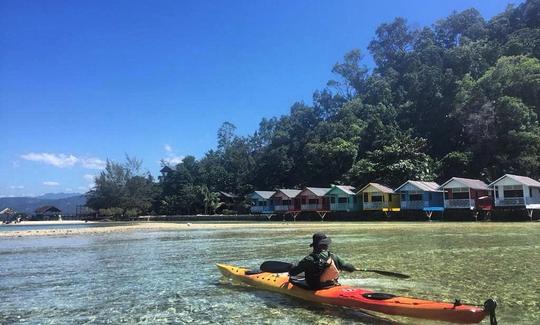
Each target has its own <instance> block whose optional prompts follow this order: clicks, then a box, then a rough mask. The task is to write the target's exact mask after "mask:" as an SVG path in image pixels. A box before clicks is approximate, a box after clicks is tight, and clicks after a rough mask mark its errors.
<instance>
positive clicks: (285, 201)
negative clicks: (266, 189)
mask: <svg viewBox="0 0 540 325" xmlns="http://www.w3.org/2000/svg"><path fill="white" fill-rule="evenodd" d="M282 204H283V205H291V200H283V203H282Z"/></svg>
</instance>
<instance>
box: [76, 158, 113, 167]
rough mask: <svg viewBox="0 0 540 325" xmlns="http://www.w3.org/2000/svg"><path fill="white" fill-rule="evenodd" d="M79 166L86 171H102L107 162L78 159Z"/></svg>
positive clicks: (93, 159) (97, 159) (96, 159)
mask: <svg viewBox="0 0 540 325" xmlns="http://www.w3.org/2000/svg"><path fill="white" fill-rule="evenodd" d="M79 161H80V163H81V166H83V167H84V168H88V169H103V168H105V165H106V164H107V162H105V161H104V160H101V159H99V158H81V159H79Z"/></svg>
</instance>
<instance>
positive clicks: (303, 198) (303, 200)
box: [302, 196, 306, 204]
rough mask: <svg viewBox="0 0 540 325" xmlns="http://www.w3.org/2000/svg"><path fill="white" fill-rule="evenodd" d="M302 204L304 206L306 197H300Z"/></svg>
mask: <svg viewBox="0 0 540 325" xmlns="http://www.w3.org/2000/svg"><path fill="white" fill-rule="evenodd" d="M302 204H306V197H305V196H302Z"/></svg>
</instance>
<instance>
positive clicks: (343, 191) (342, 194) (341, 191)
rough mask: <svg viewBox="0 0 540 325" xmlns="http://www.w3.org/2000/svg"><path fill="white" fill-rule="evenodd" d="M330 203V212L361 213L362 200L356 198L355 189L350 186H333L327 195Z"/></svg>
mask: <svg viewBox="0 0 540 325" xmlns="http://www.w3.org/2000/svg"><path fill="white" fill-rule="evenodd" d="M325 196H326V197H328V199H329V201H330V211H345V212H352V211H359V210H360V209H361V207H362V204H361V200H360V199H359V198H358V196H356V193H355V188H354V187H352V186H349V185H332V187H331V188H330V190H329V191H328V192H327V193H326V194H325Z"/></svg>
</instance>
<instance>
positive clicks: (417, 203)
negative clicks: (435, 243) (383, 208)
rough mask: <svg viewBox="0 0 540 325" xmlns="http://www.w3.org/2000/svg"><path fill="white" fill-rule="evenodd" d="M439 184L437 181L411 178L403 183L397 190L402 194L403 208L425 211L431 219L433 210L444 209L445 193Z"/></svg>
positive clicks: (439, 210)
mask: <svg viewBox="0 0 540 325" xmlns="http://www.w3.org/2000/svg"><path fill="white" fill-rule="evenodd" d="M439 186H440V185H439V184H437V183H435V182H424V181H411V180H409V181H406V182H405V183H403V184H401V185H400V186H399V187H398V188H396V190H395V192H396V193H398V194H400V196H401V197H400V202H401V203H400V205H401V210H402V211H407V210H419V211H424V212H425V213H426V216H427V217H428V218H429V219H431V215H432V214H433V212H442V211H444V194H443V191H442V190H440V189H439Z"/></svg>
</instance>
